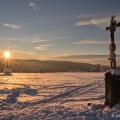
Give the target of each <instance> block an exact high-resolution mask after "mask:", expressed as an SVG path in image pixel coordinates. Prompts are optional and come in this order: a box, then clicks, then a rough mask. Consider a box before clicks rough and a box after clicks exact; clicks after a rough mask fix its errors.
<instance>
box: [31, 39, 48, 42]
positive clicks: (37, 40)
mask: <svg viewBox="0 0 120 120" xmlns="http://www.w3.org/2000/svg"><path fill="white" fill-rule="evenodd" d="M46 41H50V40H48V39H43V40H42V39H34V40H32V41H31V42H30V43H37V42H46Z"/></svg>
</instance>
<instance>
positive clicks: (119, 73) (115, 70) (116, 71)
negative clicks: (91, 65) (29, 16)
mask: <svg viewBox="0 0 120 120" xmlns="http://www.w3.org/2000/svg"><path fill="white" fill-rule="evenodd" d="M107 72H110V73H111V74H114V75H120V70H119V69H113V70H112V69H110V70H107V71H106V73H107Z"/></svg>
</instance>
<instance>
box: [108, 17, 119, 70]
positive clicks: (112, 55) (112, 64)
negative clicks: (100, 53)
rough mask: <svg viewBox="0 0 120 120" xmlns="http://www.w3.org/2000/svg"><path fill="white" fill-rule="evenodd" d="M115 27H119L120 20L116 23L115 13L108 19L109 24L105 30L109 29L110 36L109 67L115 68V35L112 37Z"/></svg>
mask: <svg viewBox="0 0 120 120" xmlns="http://www.w3.org/2000/svg"><path fill="white" fill-rule="evenodd" d="M116 27H120V22H119V23H117V21H116V20H115V15H113V16H112V17H111V20H110V26H109V27H106V30H109V32H110V38H111V44H110V46H109V50H110V53H109V56H108V60H110V68H111V69H116V54H115V53H114V52H115V50H116V45H115V37H114V32H115V31H116Z"/></svg>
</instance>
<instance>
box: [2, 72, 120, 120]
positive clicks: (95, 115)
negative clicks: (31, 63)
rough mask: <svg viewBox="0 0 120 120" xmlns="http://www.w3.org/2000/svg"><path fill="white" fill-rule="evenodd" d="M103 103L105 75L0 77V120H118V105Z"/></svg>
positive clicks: (71, 74)
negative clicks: (111, 105)
mask: <svg viewBox="0 0 120 120" xmlns="http://www.w3.org/2000/svg"><path fill="white" fill-rule="evenodd" d="M19 93H20V94H19ZM17 96H19V97H17ZM104 99H105V82H104V73H82V72H78V73H71V72H68V73H36V74H32V73H27V74H25V73H15V74H14V73H13V75H12V76H0V120H115V118H116V117H117V118H116V119H117V120H119V119H120V104H117V105H116V106H114V107H113V108H112V109H111V108H109V107H106V108H105V109H104V108H103V104H104ZM91 103H92V104H91ZM88 104H91V105H90V106H88ZM118 115H119V116H118Z"/></svg>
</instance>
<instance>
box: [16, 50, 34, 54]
mask: <svg viewBox="0 0 120 120" xmlns="http://www.w3.org/2000/svg"><path fill="white" fill-rule="evenodd" d="M15 52H16V53H18V52H19V53H23V54H29V55H35V53H34V52H29V51H23V50H16V51H15Z"/></svg>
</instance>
